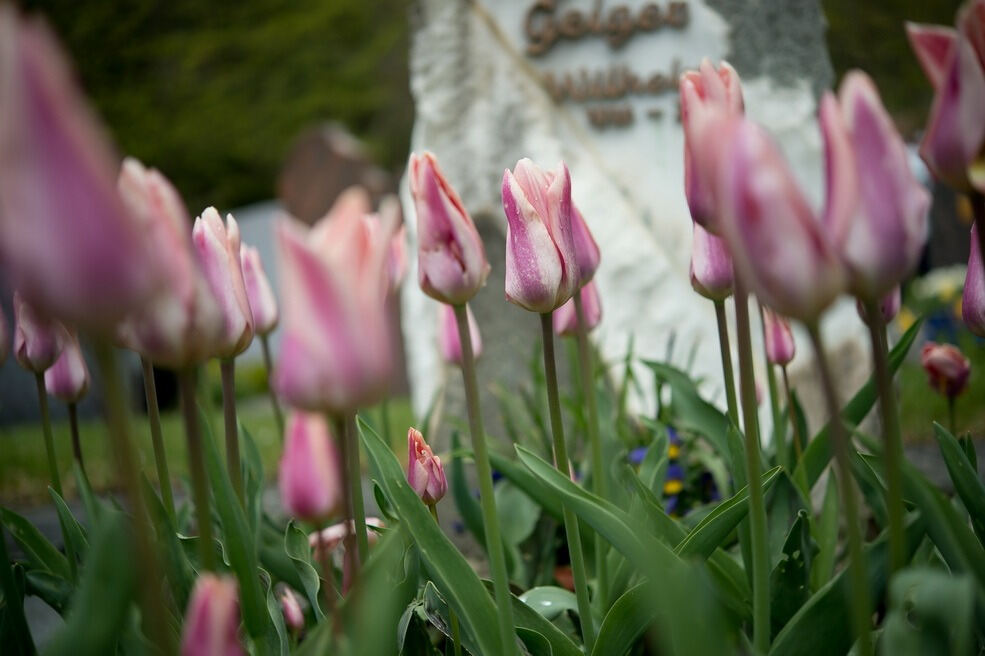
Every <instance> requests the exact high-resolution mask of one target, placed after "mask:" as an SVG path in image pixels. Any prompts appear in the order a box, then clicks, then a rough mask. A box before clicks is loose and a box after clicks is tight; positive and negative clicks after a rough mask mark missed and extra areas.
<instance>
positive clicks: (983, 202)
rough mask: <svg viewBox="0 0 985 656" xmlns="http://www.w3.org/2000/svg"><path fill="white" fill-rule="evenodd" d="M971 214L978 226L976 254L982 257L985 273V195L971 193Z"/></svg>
mask: <svg viewBox="0 0 985 656" xmlns="http://www.w3.org/2000/svg"><path fill="white" fill-rule="evenodd" d="M970 200H971V213H972V216H974V219H975V225H977V226H978V230H976V232H977V233H978V252H979V253H981V255H982V269H983V272H985V194H983V193H981V192H980V191H973V192H971V197H970Z"/></svg>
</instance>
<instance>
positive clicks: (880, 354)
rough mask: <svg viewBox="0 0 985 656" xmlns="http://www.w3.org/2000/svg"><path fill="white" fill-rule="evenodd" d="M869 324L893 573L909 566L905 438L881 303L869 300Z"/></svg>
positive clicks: (866, 304)
mask: <svg viewBox="0 0 985 656" xmlns="http://www.w3.org/2000/svg"><path fill="white" fill-rule="evenodd" d="M865 316H866V319H867V321H866V323H867V325H868V327H869V337H870V338H871V342H872V360H873V364H874V365H875V370H876V383H877V385H878V386H879V411H880V415H881V419H882V439H883V441H884V442H885V451H886V510H887V512H888V515H889V574H890V576H892V574H893V572H896V571H898V570H899V569H901V568H902V567H903V565H905V562H904V561H905V559H906V556H905V550H906V547H905V545H904V535H903V473H902V472H903V438H902V435H901V432H900V423H899V407H898V404H897V402H896V393H895V391H894V390H893V377H892V375H891V374H890V373H889V350H888V349H889V345H888V344H887V342H886V325H885V323H884V321H883V318H882V311H881V310H880V309H879V303H878V301H865Z"/></svg>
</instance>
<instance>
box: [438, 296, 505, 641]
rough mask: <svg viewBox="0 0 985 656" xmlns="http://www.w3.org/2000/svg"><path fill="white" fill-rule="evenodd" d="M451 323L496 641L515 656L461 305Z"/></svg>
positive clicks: (500, 545)
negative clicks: (493, 601) (456, 344)
mask: <svg viewBox="0 0 985 656" xmlns="http://www.w3.org/2000/svg"><path fill="white" fill-rule="evenodd" d="M452 307H453V308H454V309H455V323H456V324H458V340H459V342H460V343H461V345H462V381H463V383H464V386H465V402H466V405H467V407H468V413H469V432H470V433H471V436H472V451H473V453H474V455H475V470H476V472H475V473H476V478H478V479H479V505H480V507H481V508H482V524H483V527H484V528H485V533H486V553H488V554H489V570H490V573H491V574H492V580H493V591H494V593H495V597H496V610H497V612H498V619H499V638H500V642H501V643H502V647H503V654H504V655H505V656H515V655H516V654H517V649H516V634H515V633H514V632H513V600H512V598H511V595H510V579H509V576H508V575H507V573H506V556H505V555H504V553H503V538H502V534H501V533H500V530H499V515H498V514H497V513H496V497H495V496H494V494H493V480H492V466H491V465H490V464H489V451H488V449H487V447H486V434H485V431H484V430H483V427H482V414H481V412H482V410H481V408H480V406H479V384H478V382H477V380H476V375H475V358H474V356H473V354H472V336H471V334H470V333H469V322H468V318H467V316H466V310H465V307H466V306H465V304H464V303H463V304H461V305H455V306H452Z"/></svg>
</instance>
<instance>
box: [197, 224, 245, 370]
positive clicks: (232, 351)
mask: <svg viewBox="0 0 985 656" xmlns="http://www.w3.org/2000/svg"><path fill="white" fill-rule="evenodd" d="M192 241H193V242H194V244H195V251H196V254H197V255H198V261H199V263H200V265H201V267H202V272H203V274H204V275H205V279H206V280H207V281H208V283H209V287H210V288H211V289H212V294H213V295H214V296H215V299H216V303H217V304H218V307H219V312H220V313H221V314H222V320H223V330H222V333H221V334H220V337H219V340H218V343H217V344H216V349H215V352H214V353H213V354H212V355H213V356H214V357H218V358H233V357H236V356H237V355H239V354H240V353H242V352H243V351H245V350H246V347H248V346H249V345H250V342H252V341H253V314H252V312H250V301H249V299H248V298H247V296H246V283H245V282H244V281H243V265H242V262H241V260H240V255H239V250H240V236H239V225H238V224H237V223H236V219H235V218H233V215H232V214H229V215H227V216H226V223H223V222H222V219H221V218H220V217H219V213H218V212H217V211H216V209H215V208H214V207H208V208H206V209H205V211H204V212H202V215H201V216H200V217H197V218H196V219H195V226H194V227H193V228H192Z"/></svg>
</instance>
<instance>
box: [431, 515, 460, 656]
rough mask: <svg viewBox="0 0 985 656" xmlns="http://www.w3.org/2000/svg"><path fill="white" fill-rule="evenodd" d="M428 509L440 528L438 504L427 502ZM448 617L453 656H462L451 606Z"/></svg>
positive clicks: (458, 634) (456, 620) (455, 620)
mask: <svg viewBox="0 0 985 656" xmlns="http://www.w3.org/2000/svg"><path fill="white" fill-rule="evenodd" d="M428 510H430V511H431V516H432V517H434V523H435V524H436V525H437V526H438V528H441V523H440V522H439V521H438V504H436V503H429V504H428ZM448 619H449V621H450V623H451V641H452V647H453V648H454V650H455V656H462V637H461V635H460V632H459V628H458V615H456V614H455V611H454V610H453V609H452V607H451V606H449V607H448Z"/></svg>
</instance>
